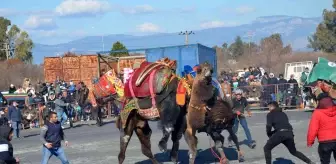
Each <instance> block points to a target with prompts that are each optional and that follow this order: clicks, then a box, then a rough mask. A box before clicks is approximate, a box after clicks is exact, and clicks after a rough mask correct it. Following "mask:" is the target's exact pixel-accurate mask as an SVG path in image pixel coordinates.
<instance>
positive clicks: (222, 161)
mask: <svg viewBox="0 0 336 164" xmlns="http://www.w3.org/2000/svg"><path fill="white" fill-rule="evenodd" d="M209 145H210V150H211V153H212V155H213V156H214V157H215V158H217V159H218V160H219V163H220V164H222V163H224V160H226V159H227V158H225V157H223V158H221V157H219V156H218V154H217V153H216V152H215V151H214V149H213V145H212V144H211V138H210V136H209Z"/></svg>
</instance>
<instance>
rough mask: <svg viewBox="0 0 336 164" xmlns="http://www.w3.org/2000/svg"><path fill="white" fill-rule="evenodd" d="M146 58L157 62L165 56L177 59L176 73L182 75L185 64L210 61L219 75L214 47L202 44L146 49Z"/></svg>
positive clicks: (215, 73) (191, 64) (215, 72)
mask: <svg viewBox="0 0 336 164" xmlns="http://www.w3.org/2000/svg"><path fill="white" fill-rule="evenodd" d="M145 53H146V60H147V61H149V62H155V61H157V60H159V59H161V58H163V57H168V58H169V59H173V60H177V70H176V73H177V74H178V75H181V73H182V72H183V68H184V66H185V65H190V66H191V67H194V66H195V65H197V64H200V63H204V62H208V63H210V64H211V65H212V66H213V67H214V76H215V77H216V76H217V56H216V51H215V50H214V49H212V48H209V47H206V46H203V45H201V44H192V45H183V46H172V47H160V48H151V49H146V51H145Z"/></svg>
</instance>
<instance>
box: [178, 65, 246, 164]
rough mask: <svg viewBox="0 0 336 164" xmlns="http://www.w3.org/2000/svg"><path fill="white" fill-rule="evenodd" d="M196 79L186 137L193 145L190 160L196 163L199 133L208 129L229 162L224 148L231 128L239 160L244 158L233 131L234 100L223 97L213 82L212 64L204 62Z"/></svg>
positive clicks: (190, 144)
mask: <svg viewBox="0 0 336 164" xmlns="http://www.w3.org/2000/svg"><path fill="white" fill-rule="evenodd" d="M196 72H197V75H196V77H195V79H194V82H193V85H192V90H191V95H190V102H189V105H188V108H187V116H186V118H187V120H186V122H187V129H186V131H185V134H184V135H185V139H186V141H187V143H188V146H189V163H190V164H193V163H195V159H196V151H197V142H198V141H197V137H196V132H197V131H198V132H206V133H207V134H209V135H210V137H211V138H212V140H213V141H214V142H215V148H216V150H217V151H218V152H219V154H220V161H221V162H222V163H226V162H228V160H227V158H226V156H225V154H224V149H223V144H224V137H223V136H222V135H221V132H222V130H227V131H228V132H229V134H230V135H231V136H232V139H233V141H234V143H235V144H236V146H237V150H238V154H239V160H240V161H241V160H243V154H242V152H241V151H240V148H239V144H238V139H237V136H236V135H235V134H234V133H233V130H232V127H233V124H234V122H233V121H234V114H233V111H232V107H231V105H230V103H228V102H227V101H224V100H223V99H221V98H219V97H218V96H217V95H216V94H215V93H216V92H215V87H214V86H213V85H212V83H211V81H212V78H211V76H212V72H213V71H212V67H211V65H210V64H208V63H204V64H201V65H200V66H199V67H198V68H197V70H196Z"/></svg>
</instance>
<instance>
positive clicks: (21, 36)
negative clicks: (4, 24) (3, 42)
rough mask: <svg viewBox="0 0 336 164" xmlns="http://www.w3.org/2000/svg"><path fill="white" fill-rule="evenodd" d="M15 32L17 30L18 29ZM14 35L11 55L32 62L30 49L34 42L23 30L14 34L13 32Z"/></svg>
mask: <svg viewBox="0 0 336 164" xmlns="http://www.w3.org/2000/svg"><path fill="white" fill-rule="evenodd" d="M11 29H12V28H11ZM10 31H11V30H10ZM16 32H19V30H18V31H16ZM14 35H15V37H14V40H13V43H14V45H13V47H14V55H13V56H12V57H13V58H15V59H19V60H21V61H23V62H25V63H32V62H33V54H32V49H33V47H34V43H33V41H32V40H31V39H30V37H29V35H28V33H27V32H25V31H21V32H19V33H16V34H15V33H14Z"/></svg>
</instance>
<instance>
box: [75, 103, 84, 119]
mask: <svg viewBox="0 0 336 164" xmlns="http://www.w3.org/2000/svg"><path fill="white" fill-rule="evenodd" d="M74 108H75V111H76V116H75V121H79V120H81V118H80V117H81V115H82V108H81V107H80V106H79V104H78V102H77V101H76V103H75V106H74Z"/></svg>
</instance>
